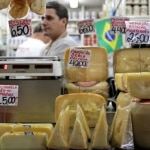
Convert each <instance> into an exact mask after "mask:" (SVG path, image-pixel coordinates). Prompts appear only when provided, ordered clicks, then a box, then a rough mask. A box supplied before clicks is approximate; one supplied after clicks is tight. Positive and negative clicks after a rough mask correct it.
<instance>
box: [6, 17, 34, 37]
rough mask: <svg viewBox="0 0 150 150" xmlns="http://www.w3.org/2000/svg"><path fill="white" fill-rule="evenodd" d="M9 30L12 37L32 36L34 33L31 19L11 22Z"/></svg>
mask: <svg viewBox="0 0 150 150" xmlns="http://www.w3.org/2000/svg"><path fill="white" fill-rule="evenodd" d="M9 29H10V33H11V36H12V37H17V36H22V35H25V36H30V35H31V33H32V28H31V19H20V20H9Z"/></svg>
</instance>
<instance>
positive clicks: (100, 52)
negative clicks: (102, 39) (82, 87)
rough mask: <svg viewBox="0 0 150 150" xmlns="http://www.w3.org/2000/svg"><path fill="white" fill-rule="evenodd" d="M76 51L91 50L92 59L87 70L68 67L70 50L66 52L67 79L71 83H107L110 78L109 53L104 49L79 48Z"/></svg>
mask: <svg viewBox="0 0 150 150" xmlns="http://www.w3.org/2000/svg"><path fill="white" fill-rule="evenodd" d="M75 49H80V50H83V51H84V50H89V51H90V52H91V57H90V61H89V66H88V67H87V68H83V67H74V66H68V61H69V54H70V49H67V50H66V51H65V55H64V67H65V78H66V80H67V81H69V82H77V81H78V82H86V81H106V79H107V77H108V66H107V53H106V50H105V49H104V48H102V47H77V48H75Z"/></svg>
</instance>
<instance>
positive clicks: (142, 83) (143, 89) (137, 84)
mask: <svg viewBox="0 0 150 150" xmlns="http://www.w3.org/2000/svg"><path fill="white" fill-rule="evenodd" d="M127 81H128V82H127V84H128V89H129V93H130V94H131V95H132V96H134V97H137V98H139V99H150V72H142V73H136V74H135V73H132V74H129V75H128V77H127Z"/></svg>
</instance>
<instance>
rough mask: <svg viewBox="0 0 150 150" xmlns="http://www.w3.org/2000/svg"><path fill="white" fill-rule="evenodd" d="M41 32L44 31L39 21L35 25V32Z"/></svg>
mask: <svg viewBox="0 0 150 150" xmlns="http://www.w3.org/2000/svg"><path fill="white" fill-rule="evenodd" d="M40 32H43V29H42V26H41V23H38V24H36V25H35V26H34V28H33V33H40Z"/></svg>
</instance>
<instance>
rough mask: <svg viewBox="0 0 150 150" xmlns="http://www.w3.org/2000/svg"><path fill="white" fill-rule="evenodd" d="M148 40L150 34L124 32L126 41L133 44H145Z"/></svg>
mask: <svg viewBox="0 0 150 150" xmlns="http://www.w3.org/2000/svg"><path fill="white" fill-rule="evenodd" d="M149 40H150V36H149V35H148V34H144V33H133V32H129V33H128V32H127V33H126V41H127V42H129V43H135V44H146V43H148V42H149Z"/></svg>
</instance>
